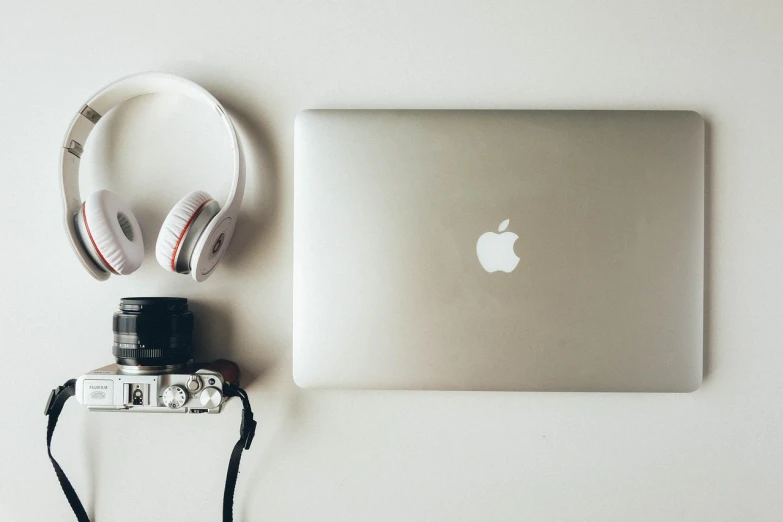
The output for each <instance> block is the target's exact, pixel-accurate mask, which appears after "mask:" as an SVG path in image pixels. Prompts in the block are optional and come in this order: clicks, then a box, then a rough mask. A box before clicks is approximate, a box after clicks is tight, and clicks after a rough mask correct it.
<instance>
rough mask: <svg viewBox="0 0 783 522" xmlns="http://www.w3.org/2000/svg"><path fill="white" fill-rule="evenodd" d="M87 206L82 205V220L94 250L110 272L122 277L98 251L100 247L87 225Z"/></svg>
mask: <svg viewBox="0 0 783 522" xmlns="http://www.w3.org/2000/svg"><path fill="white" fill-rule="evenodd" d="M86 206H87V205H82V219H83V220H84V228H85V229H86V230H87V235H88V236H89V237H90V243H92V246H93V248H94V249H95V251H96V252H97V253H98V257H100V258H101V261H103V264H104V265H106V266H107V267H108V268H109V270H111V271H112V272H113V273H115V274H117V275H120V273H119V272H117V271H116V270H115V269H114V267H113V266H111V265H110V264H109V262H108V261H106V258H105V257H103V254H101V251H100V250H98V245H96V244H95V240H94V239H93V238H92V232H90V225H89V224H87V211H86V210H85V207H86Z"/></svg>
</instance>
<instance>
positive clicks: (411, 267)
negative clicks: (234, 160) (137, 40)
mask: <svg viewBox="0 0 783 522" xmlns="http://www.w3.org/2000/svg"><path fill="white" fill-rule="evenodd" d="M295 127H296V131H295V133H296V135H295V182H294V185H295V188H294V193H295V201H294V361H293V364H294V378H295V380H296V382H297V384H299V385H300V386H304V387H329V388H392V389H460V390H560V391H670V392H677V391H692V390H694V389H696V388H698V386H699V384H700V383H701V378H702V360H703V348H702V336H703V326H702V320H703V279H704V122H703V120H702V118H701V117H700V116H699V115H698V114H696V113H694V112H686V111H418V110H417V111H381V110H379V111H350V110H316V111H305V112H303V113H300V114H299V116H298V117H297V120H296V126H295Z"/></svg>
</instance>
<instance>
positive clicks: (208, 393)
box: [199, 386, 223, 408]
mask: <svg viewBox="0 0 783 522" xmlns="http://www.w3.org/2000/svg"><path fill="white" fill-rule="evenodd" d="M199 399H200V400H201V405H202V406H204V407H205V408H217V407H218V406H220V402H221V401H222V400H223V394H222V393H220V390H218V389H217V388H214V387H211V386H210V387H209V388H204V391H202V392H201V395H200V396H199Z"/></svg>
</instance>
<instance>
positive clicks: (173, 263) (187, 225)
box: [171, 199, 212, 272]
mask: <svg viewBox="0 0 783 522" xmlns="http://www.w3.org/2000/svg"><path fill="white" fill-rule="evenodd" d="M210 201H212V200H211V199H208V200H206V201H205V202H204V203H202V204H201V205H199V207H198V208H197V209H196V211H195V212H193V215H192V216H190V219H188V222H187V223H185V228H183V229H182V233H181V234H180V235H179V238H177V244H176V245H174V252H172V253H171V271H172V272H176V271H177V267H176V261H177V250H179V245H180V244H181V243H182V240H183V239H184V237H185V233H186V232H187V231H188V229H189V228H190V225H192V224H193V220H195V219H196V216H198V214H199V212H201V209H202V208H204V205H206V204H207V203H209V202H210Z"/></svg>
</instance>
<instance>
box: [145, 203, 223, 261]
mask: <svg viewBox="0 0 783 522" xmlns="http://www.w3.org/2000/svg"><path fill="white" fill-rule="evenodd" d="M210 201H212V196H210V195H209V194H207V193H206V192H203V191H200V190H199V191H196V192H191V193H190V194H188V195H187V196H185V197H184V198H182V199H180V200H179V201H178V202H177V204H176V205H174V208H172V209H171V212H169V215H168V216H166V219H165V220H164V221H163V225H162V226H161V227H160V233H159V234H158V242H157V243H156V245H155V257H156V258H157V260H158V263H160V266H162V267H163V268H165V269H166V270H168V271H170V272H176V271H177V270H176V267H175V266H174V258H175V256H176V253H177V250H178V249H179V246H180V243H181V242H182V239H183V238H184V237H185V233H186V232H187V231H188V228H189V227H190V225H191V223H193V220H194V219H195V218H196V216H197V215H198V213H199V211H200V210H201V209H202V208H204V205H206V204H207V203H209V202H210Z"/></svg>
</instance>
